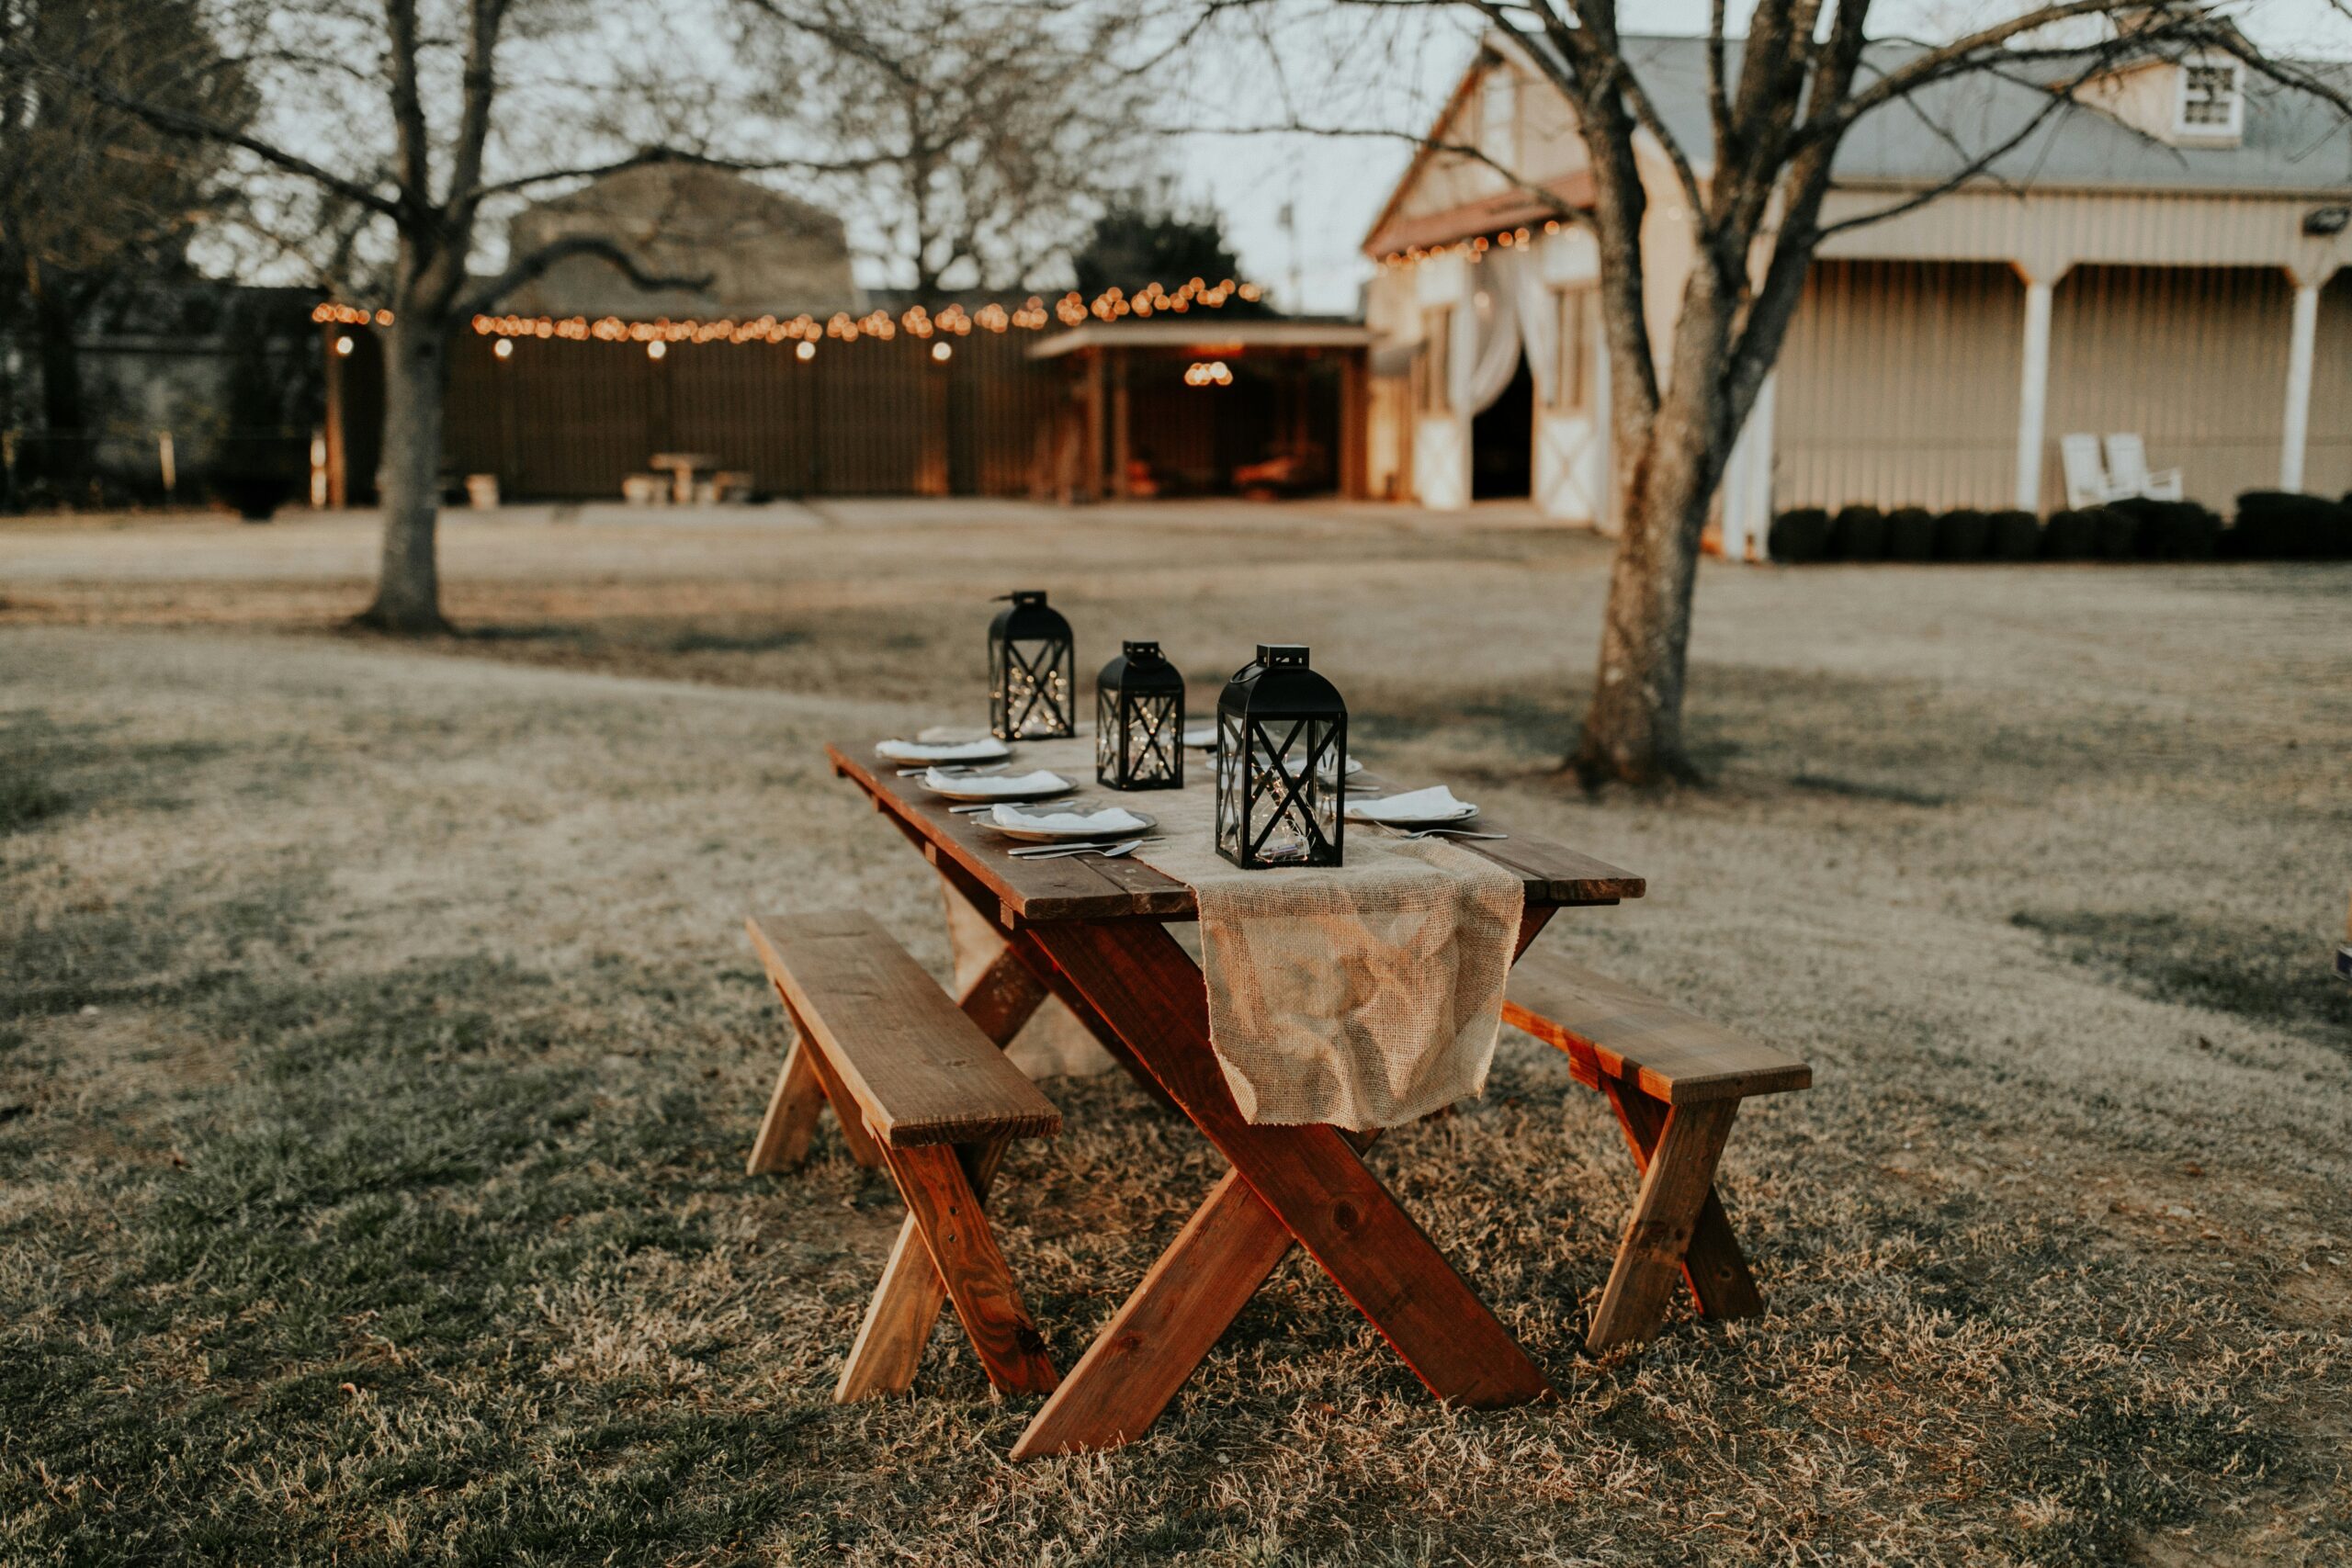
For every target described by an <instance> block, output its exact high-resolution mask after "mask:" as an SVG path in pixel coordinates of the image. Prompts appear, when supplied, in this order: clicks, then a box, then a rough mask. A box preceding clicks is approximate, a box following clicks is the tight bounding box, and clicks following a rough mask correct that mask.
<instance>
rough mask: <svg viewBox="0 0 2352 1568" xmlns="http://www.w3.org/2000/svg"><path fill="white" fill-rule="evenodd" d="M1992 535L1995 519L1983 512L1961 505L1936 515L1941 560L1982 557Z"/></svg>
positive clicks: (1938, 557) (1937, 553)
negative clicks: (1937, 516) (1955, 509)
mask: <svg viewBox="0 0 2352 1568" xmlns="http://www.w3.org/2000/svg"><path fill="white" fill-rule="evenodd" d="M1992 537H1993V520H1992V519H1991V518H1990V517H1987V516H1986V515H1985V513H1982V512H1978V511H1975V510H1973V508H1969V507H1962V508H1960V509H1959V510H1957V511H1954V512H1947V513H1944V514H1943V515H1942V516H1941V517H1939V518H1937V519H1936V558H1937V559H1938V560H1955V561H1964V560H1983V559H1984V558H1985V546H1986V545H1987V544H1988V543H1990V542H1991V540H1992Z"/></svg>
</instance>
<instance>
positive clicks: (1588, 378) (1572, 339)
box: [1552, 288, 1593, 413]
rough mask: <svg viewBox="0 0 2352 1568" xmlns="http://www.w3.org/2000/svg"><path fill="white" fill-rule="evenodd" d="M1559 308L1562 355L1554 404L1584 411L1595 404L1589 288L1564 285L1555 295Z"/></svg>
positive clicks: (1561, 409) (1564, 410)
mask: <svg viewBox="0 0 2352 1568" xmlns="http://www.w3.org/2000/svg"><path fill="white" fill-rule="evenodd" d="M1552 298H1553V299H1554V301H1555V303H1556V305H1557V307H1558V310H1559V312H1560V333H1559V347H1560V356H1559V359H1558V361H1557V363H1556V364H1555V367H1554V376H1555V379H1554V381H1553V383H1552V386H1553V394H1552V395H1553V398H1554V403H1553V406H1554V407H1555V408H1556V409H1557V410H1558V411H1559V412H1562V413H1582V412H1584V411H1585V410H1586V409H1588V408H1589V407H1591V406H1592V327H1591V321H1592V312H1591V304H1592V299H1593V292H1592V290H1591V289H1589V288H1565V289H1562V290H1560V291H1559V292H1558V293H1556V294H1555V295H1554V296H1553V297H1552Z"/></svg>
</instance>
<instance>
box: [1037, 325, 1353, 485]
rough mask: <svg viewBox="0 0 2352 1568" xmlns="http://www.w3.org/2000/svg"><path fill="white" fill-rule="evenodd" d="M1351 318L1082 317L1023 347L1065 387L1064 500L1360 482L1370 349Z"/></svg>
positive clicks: (1059, 481) (1059, 445)
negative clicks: (1054, 370) (1056, 369)
mask: <svg viewBox="0 0 2352 1568" xmlns="http://www.w3.org/2000/svg"><path fill="white" fill-rule="evenodd" d="M1372 338H1373V333H1372V330H1371V329H1370V328H1368V327H1365V326H1362V325H1359V324H1357V323H1354V322H1349V321H1271V320H1269V321H1247V320H1244V321H1234V320H1221V321H1215V322H1210V321H1181V320H1159V321H1136V320H1132V319H1121V320H1116V321H1089V322H1087V323H1086V324H1085V325H1083V326H1079V327H1074V328H1072V329H1070V330H1069V331H1068V332H1065V333H1056V334H1054V335H1053V336H1051V337H1049V338H1046V340H1045V341H1043V342H1041V343H1038V344H1034V345H1033V346H1032V347H1031V348H1030V349H1029V355H1030V357H1031V358H1033V359H1036V360H1040V361H1047V362H1058V363H1059V364H1060V366H1061V367H1063V370H1064V382H1063V384H1064V386H1065V388H1066V390H1067V400H1066V402H1065V405H1064V408H1065V412H1064V415H1063V417H1062V418H1061V419H1059V420H1057V422H1056V424H1055V428H1054V432H1053V440H1054V444H1055V452H1054V456H1053V459H1052V469H1053V472H1054V474H1055V476H1056V484H1055V486H1054V489H1055V490H1056V491H1057V493H1058V494H1059V495H1060V497H1061V498H1062V499H1064V500H1073V501H1092V500H1102V499H1111V500H1127V499H1143V498H1148V497H1155V496H1207V495H1241V496H1249V497H1252V498H1255V499H1276V498H1286V497H1298V496H1316V495H1325V496H1329V495H1337V496H1340V497H1341V498H1344V499H1350V500H1354V499H1360V498H1362V497H1363V496H1364V495H1365V494H1366V493H1367V490H1366V478H1365V462H1364V427H1365V421H1366V410H1365V361H1366V355H1367V354H1368V353H1369V350H1370V346H1371V343H1372Z"/></svg>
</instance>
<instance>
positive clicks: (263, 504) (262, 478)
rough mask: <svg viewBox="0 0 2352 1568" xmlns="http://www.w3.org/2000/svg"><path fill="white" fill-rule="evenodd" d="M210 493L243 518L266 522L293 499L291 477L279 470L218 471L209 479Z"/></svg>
mask: <svg viewBox="0 0 2352 1568" xmlns="http://www.w3.org/2000/svg"><path fill="white" fill-rule="evenodd" d="M212 493H213V494H215V495H217V496H219V497H220V499H221V500H222V501H223V502H226V503H227V504H228V505H229V506H231V507H232V508H233V509H234V510H235V512H236V513H237V515H238V516H240V517H242V518H243V519H244V520H245V521H246V522H248V523H266V522H268V521H269V519H270V516H271V514H272V513H275V512H277V509H278V508H279V507H281V506H283V505H285V504H286V503H287V502H289V501H291V500H293V499H294V481H293V480H292V479H288V478H286V477H285V476H284V475H282V474H254V473H230V474H221V475H219V476H218V477H216V478H215V479H213V481H212Z"/></svg>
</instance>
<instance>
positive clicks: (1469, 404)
mask: <svg viewBox="0 0 2352 1568" xmlns="http://www.w3.org/2000/svg"><path fill="white" fill-rule="evenodd" d="M1518 260H1519V257H1517V256H1516V255H1512V254H1510V253H1508V252H1489V253H1488V254H1487V260H1486V261H1485V262H1484V263H1483V264H1482V265H1480V266H1479V267H1478V268H1477V269H1476V273H1475V274H1474V276H1476V277H1477V280H1478V281H1477V284H1476V288H1474V289H1473V290H1472V291H1471V292H1470V293H1467V294H1465V295H1464V296H1463V298H1462V300H1461V302H1460V303H1459V304H1457V305H1456V306H1454V308H1453V334H1452V335H1453V364H1451V365H1449V366H1447V367H1446V392H1447V395H1448V400H1449V401H1450V402H1451V403H1452V404H1453V412H1454V413H1455V414H1456V415H1460V416H1468V415H1471V414H1476V413H1482V412H1485V411H1486V410H1487V408H1488V407H1489V406H1491V405H1492V404H1493V402H1494V400H1496V399H1497V398H1499V397H1501V396H1502V395H1503V389H1504V388H1505V387H1508V386H1510V378H1511V372H1512V371H1514V370H1516V369H1518V368H1519V299H1518V291H1517V290H1516V288H1513V286H1512V283H1513V280H1512V277H1511V276H1510V266H1509V265H1502V266H1499V267H1498V265H1497V264H1498V262H1501V263H1515V262H1517V261H1518ZM1481 298H1484V299H1486V301H1487V319H1486V321H1484V322H1483V323H1481V322H1480V321H1479V320H1478V300H1479V299H1481ZM1482 326H1483V329H1484V330H1483V331H1482V330H1481V328H1482Z"/></svg>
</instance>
